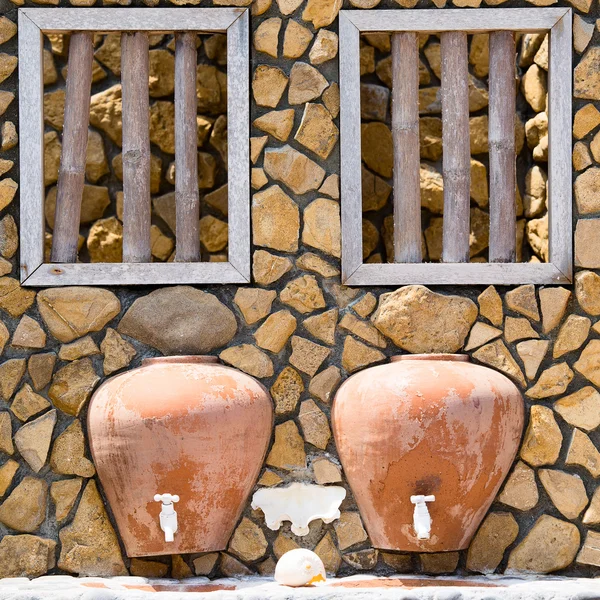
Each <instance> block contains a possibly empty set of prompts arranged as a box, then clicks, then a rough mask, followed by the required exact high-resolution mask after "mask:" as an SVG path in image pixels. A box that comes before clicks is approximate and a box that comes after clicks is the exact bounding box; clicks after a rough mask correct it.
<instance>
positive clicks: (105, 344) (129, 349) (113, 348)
mask: <svg viewBox="0 0 600 600" xmlns="http://www.w3.org/2000/svg"><path fill="white" fill-rule="evenodd" d="M100 349H101V350H102V354H104V363H103V370H104V375H110V374H111V373H114V372H115V371H119V370H120V369H124V368H125V367H127V366H128V365H129V363H130V362H131V361H132V359H133V357H134V356H135V355H136V351H135V348H134V347H133V346H132V345H131V344H130V343H129V342H126V341H125V340H124V339H123V338H122V337H121V336H120V335H119V334H118V333H117V332H116V331H115V330H114V329H112V328H111V327H109V328H108V329H107V330H106V335H105V336H104V339H103V340H102V343H101V344H100Z"/></svg>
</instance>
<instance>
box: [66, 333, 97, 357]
mask: <svg viewBox="0 0 600 600" xmlns="http://www.w3.org/2000/svg"><path fill="white" fill-rule="evenodd" d="M95 354H100V348H98V346H96V342H94V340H93V339H92V337H91V336H89V335H86V336H85V337H83V338H79V339H78V340H75V341H74V342H71V343H70V344H63V345H62V346H61V347H60V350H59V352H58V358H59V359H60V360H77V359H78V358H84V357H86V356H94V355H95Z"/></svg>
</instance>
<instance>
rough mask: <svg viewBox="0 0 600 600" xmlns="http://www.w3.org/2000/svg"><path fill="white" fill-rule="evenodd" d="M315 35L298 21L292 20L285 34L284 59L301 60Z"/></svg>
mask: <svg viewBox="0 0 600 600" xmlns="http://www.w3.org/2000/svg"><path fill="white" fill-rule="evenodd" d="M312 39H313V34H312V32H311V31H310V29H307V28H306V27H304V26H303V25H300V23H298V22H297V21H294V20H293V19H290V20H289V21H288V24H287V27H286V28H285V33H284V34H283V56H284V58H300V57H301V56H302V55H303V54H304V52H305V51H306V49H307V48H308V45H309V44H310V42H311V40H312Z"/></svg>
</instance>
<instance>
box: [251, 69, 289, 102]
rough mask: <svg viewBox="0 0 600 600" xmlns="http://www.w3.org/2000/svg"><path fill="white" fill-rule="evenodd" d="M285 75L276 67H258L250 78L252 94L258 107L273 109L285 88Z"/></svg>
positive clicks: (286, 80)
mask: <svg viewBox="0 0 600 600" xmlns="http://www.w3.org/2000/svg"><path fill="white" fill-rule="evenodd" d="M287 83H288V78H287V76H286V74H285V73H284V72H283V71H282V70H281V69H278V68H277V67H270V66H268V65H259V66H258V67H256V69H255V71H254V76H253V78H252V93H253V95H254V100H255V101H256V104H258V106H267V107H269V108H275V107H276V106H277V104H279V100H280V99H281V96H282V95H283V92H284V90H285V88H286V87H287Z"/></svg>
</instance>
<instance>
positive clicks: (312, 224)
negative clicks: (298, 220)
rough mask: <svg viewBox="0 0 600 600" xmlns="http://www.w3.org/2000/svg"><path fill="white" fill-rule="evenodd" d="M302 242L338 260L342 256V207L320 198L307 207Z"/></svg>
mask: <svg viewBox="0 0 600 600" xmlns="http://www.w3.org/2000/svg"><path fill="white" fill-rule="evenodd" d="M302 242H303V243H304V244H306V245H308V246H312V247H313V248H317V249H318V250H322V251H323V252H326V253H327V254H331V255H333V256H336V257H338V258H339V257H340V256H341V223H340V206H339V204H338V203H337V202H335V201H334V200H327V199H325V198H318V199H317V200H315V201H313V202H311V204H309V205H308V206H307V207H306V209H305V210H304V228H303V230H302Z"/></svg>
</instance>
